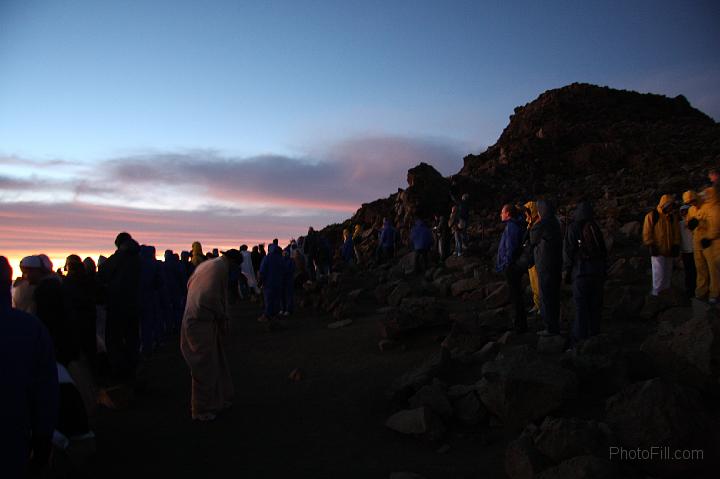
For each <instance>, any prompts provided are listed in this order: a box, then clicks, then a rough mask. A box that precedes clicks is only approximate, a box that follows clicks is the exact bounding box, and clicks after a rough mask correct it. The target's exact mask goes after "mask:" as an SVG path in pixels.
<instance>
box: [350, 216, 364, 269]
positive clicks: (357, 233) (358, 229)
mask: <svg viewBox="0 0 720 479" xmlns="http://www.w3.org/2000/svg"><path fill="white" fill-rule="evenodd" d="M352 241H353V252H354V253H355V261H356V262H357V264H358V265H361V264H362V257H361V256H360V242H361V241H362V226H361V225H360V224H359V223H358V224H356V225H355V230H354V231H353V235H352Z"/></svg>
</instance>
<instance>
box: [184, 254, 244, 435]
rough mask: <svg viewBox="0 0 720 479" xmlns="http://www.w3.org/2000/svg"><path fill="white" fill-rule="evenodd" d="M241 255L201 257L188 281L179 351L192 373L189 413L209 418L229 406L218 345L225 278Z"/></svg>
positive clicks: (223, 324) (223, 329) (224, 317)
mask: <svg viewBox="0 0 720 479" xmlns="http://www.w3.org/2000/svg"><path fill="white" fill-rule="evenodd" d="M242 261H243V258H242V255H241V254H240V252H239V251H238V250H235V249H231V250H229V251H225V252H223V254H222V256H220V257H219V258H215V259H211V260H208V261H204V262H203V263H202V264H200V265H199V266H198V267H197V269H196V270H195V272H194V273H193V275H192V276H191V277H190V280H189V281H188V297H187V304H186V306H185V313H184V314H183V320H182V327H181V329H180V351H181V352H182V355H183V358H185V362H186V363H187V365H188V367H189V368H190V375H191V377H192V393H191V400H190V404H191V413H192V418H193V419H197V420H199V421H212V420H213V419H215V416H216V414H217V413H218V412H220V411H221V410H223V409H226V408H228V407H230V405H231V400H232V396H233V385H232V379H231V377H230V368H229V367H228V364H227V359H226V357H225V351H224V349H223V345H222V339H223V336H224V335H225V334H226V333H227V324H228V320H229V317H228V313H227V294H228V278H229V276H230V269H231V267H239V266H240V265H241V264H242Z"/></svg>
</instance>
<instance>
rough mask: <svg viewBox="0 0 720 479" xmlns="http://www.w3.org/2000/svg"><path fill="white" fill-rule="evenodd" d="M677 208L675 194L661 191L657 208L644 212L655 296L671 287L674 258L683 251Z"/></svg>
mask: <svg viewBox="0 0 720 479" xmlns="http://www.w3.org/2000/svg"><path fill="white" fill-rule="evenodd" d="M674 208H675V198H674V197H673V195H662V197H661V198H660V202H659V203H658V205H657V208H655V209H654V210H652V211H650V212H649V213H648V214H646V215H645V222H644V224H643V244H644V245H645V246H646V247H647V248H648V250H649V251H650V262H651V265H652V278H653V279H652V281H653V286H652V291H651V292H650V294H652V295H653V296H657V295H659V294H660V293H662V292H663V291H666V290H668V289H670V281H671V279H672V267H673V258H675V257H677V256H678V255H679V254H680V226H679V223H678V217H677V214H676V213H675V211H674Z"/></svg>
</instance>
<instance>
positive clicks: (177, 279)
mask: <svg viewBox="0 0 720 479" xmlns="http://www.w3.org/2000/svg"><path fill="white" fill-rule="evenodd" d="M162 273H163V283H164V284H165V290H166V291H167V296H168V300H167V302H168V306H169V307H168V315H169V323H170V324H169V325H170V328H171V329H172V330H173V331H176V330H178V329H179V327H180V323H181V322H182V316H183V311H184V310H185V298H186V296H187V278H188V276H186V272H185V266H183V265H182V263H180V261H179V260H178V258H177V254H175V253H173V250H171V249H168V250H165V261H164V262H163V263H162Z"/></svg>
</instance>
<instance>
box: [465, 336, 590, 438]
mask: <svg viewBox="0 0 720 479" xmlns="http://www.w3.org/2000/svg"><path fill="white" fill-rule="evenodd" d="M482 372H483V377H482V379H480V381H479V382H478V386H479V391H478V392H479V395H480V399H481V400H482V402H483V404H485V406H486V407H487V408H488V410H489V411H490V412H491V413H492V414H494V415H495V416H497V417H498V418H500V420H501V421H502V422H503V423H504V424H505V425H506V426H507V427H509V428H511V429H522V428H523V427H524V426H525V425H526V424H527V423H528V422H529V421H533V420H537V419H541V418H543V417H545V416H546V415H548V414H550V413H551V412H553V411H556V410H557V409H559V408H560V407H561V406H562V405H563V404H564V403H565V401H567V400H568V399H570V398H572V397H573V396H575V394H576V391H577V378H576V376H575V374H574V373H573V372H571V371H569V370H567V369H564V368H562V367H561V366H559V365H558V364H557V363H556V362H554V361H549V360H547V359H544V358H542V357H537V356H536V355H535V354H534V353H533V352H532V351H531V350H530V349H529V348H528V347H527V346H517V347H512V348H509V349H508V350H506V351H504V352H502V353H500V354H498V357H497V358H496V359H495V360H494V361H489V362H487V363H485V364H484V365H483V370H482Z"/></svg>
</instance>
